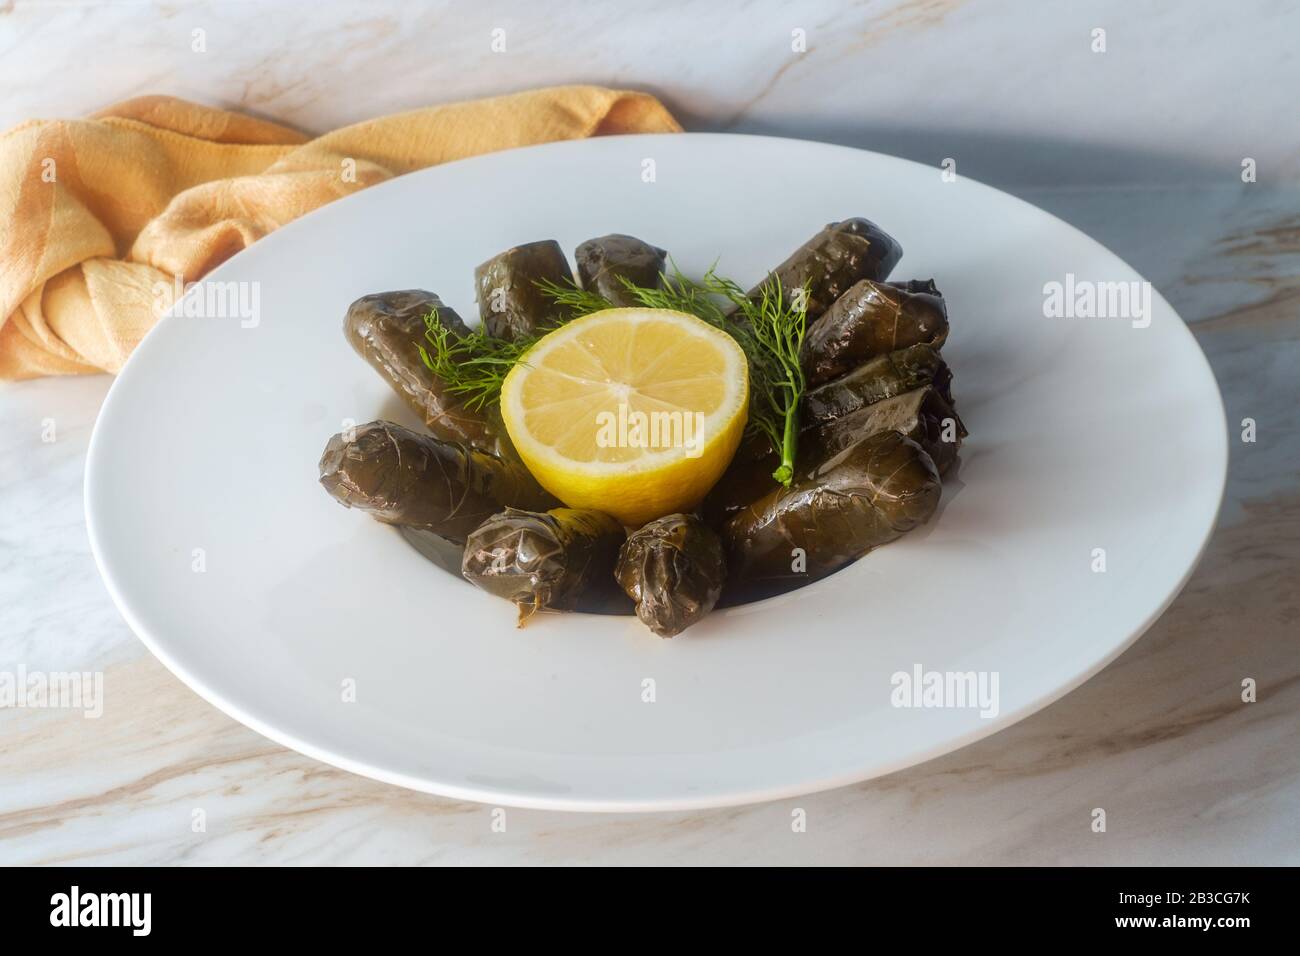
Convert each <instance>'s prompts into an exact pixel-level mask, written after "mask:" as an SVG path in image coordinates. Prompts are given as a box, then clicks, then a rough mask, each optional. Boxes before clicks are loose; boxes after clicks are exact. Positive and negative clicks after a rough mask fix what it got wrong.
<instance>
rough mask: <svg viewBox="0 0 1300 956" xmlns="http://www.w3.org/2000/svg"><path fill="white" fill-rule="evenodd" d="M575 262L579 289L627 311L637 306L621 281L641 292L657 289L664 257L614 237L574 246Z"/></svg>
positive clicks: (644, 245)
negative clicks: (580, 285)
mask: <svg viewBox="0 0 1300 956" xmlns="http://www.w3.org/2000/svg"><path fill="white" fill-rule="evenodd" d="M576 258H577V260H578V279H579V281H580V282H581V283H582V287H583V289H585V290H587V291H588V292H595V293H597V294H598V295H600V296H601V297H603V298H605V299H607V300H608V301H609V302H610V303H611V304H612V305H614V306H616V307H631V306H636V305H640V303H639V302H638V301H637V300H636V299H635V298H634V297H633V296H632V295H630V294H629V293H628V291H627V287H626V286H624V285H623V282H622V280H624V279H626V280H627V281H628V282H631V283H632V284H633V285H636V286H640V287H642V288H645V289H657V288H659V286H660V284H661V282H662V281H663V272H664V263H665V261H667V258H668V253H667V252H665V251H664V250H662V249H660V248H659V247H658V246H652V245H650V244H649V243H648V242H642V241H641V240H640V239H637V238H636V237H634V236H624V235H619V234H614V235H609V236H601V237H600V238H598V239H588V240H587V241H586V242H584V243H583V244H582V245H580V246H578V250H577V253H576Z"/></svg>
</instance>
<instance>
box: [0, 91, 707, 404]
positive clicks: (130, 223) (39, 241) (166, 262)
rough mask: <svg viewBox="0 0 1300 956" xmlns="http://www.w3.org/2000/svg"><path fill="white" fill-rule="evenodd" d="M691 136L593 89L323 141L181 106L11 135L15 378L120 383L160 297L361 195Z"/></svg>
mask: <svg viewBox="0 0 1300 956" xmlns="http://www.w3.org/2000/svg"><path fill="white" fill-rule="evenodd" d="M680 129H681V127H680V126H678V124H677V122H676V120H674V119H673V117H672V116H671V115H670V114H669V113H668V111H667V110H666V109H665V108H664V106H663V105H662V104H661V103H660V102H659V101H658V100H656V99H655V98H654V97H652V96H648V95H646V94H644V93H630V92H623V91H618V90H607V89H602V88H600V87H593V86H566V87H555V88H553V89H545V90H536V91H532V92H527V93H516V94H513V95H510V96H499V97H493V98H491V99H484V100H474V101H470V102H465V103H454V104H450V105H447V106H433V107H429V108H427V109H421V110H415V111H413V112H410V113H399V114H397V115H394V116H386V117H382V118H380V119H375V120H369V121H367V122H364V123H358V124H356V125H355V126H348V127H345V128H343V129H339V130H335V131H334V132H332V133H327V134H325V135H324V136H320V137H317V138H316V139H309V138H308V137H306V136H303V135H302V134H300V133H297V132H295V131H293V130H291V129H288V128H286V127H283V126H279V125H276V124H275V123H268V122H264V121H262V120H257V119H253V118H251V117H248V116H243V115H241V114H239V113H231V112H227V111H226V110H218V109H212V108H209V107H205V106H199V105H197V104H194V103H188V102H185V101H184V100H178V99H173V98H170V97H165V96H146V97H141V98H139V99H134V100H128V101H126V102H124V103H119V104H118V105H116V106H112V107H110V108H108V109H106V110H103V111H102V112H100V113H97V114H95V115H94V116H92V117H91V118H89V119H85V120H68V121H61V120H33V121H31V122H28V123H24V124H22V125H21V126H17V127H15V128H14V129H11V130H9V131H8V132H7V133H4V134H3V135H0V223H3V224H4V233H3V235H0V379H22V378H35V377H37V376H40V375H57V374H68V373H78V372H98V371H108V372H116V371H118V370H119V369H121V367H122V363H123V362H125V361H126V358H127V356H128V355H129V354H130V353H131V350H132V349H133V348H135V346H136V344H137V343H138V342H139V341H140V339H141V338H142V337H143V336H144V334H145V332H147V331H148V330H149V328H150V327H151V326H152V325H153V324H154V322H155V321H156V315H157V312H158V311H159V310H158V308H157V306H158V296H157V295H156V294H155V289H156V288H162V287H163V286H167V287H170V286H172V284H173V277H175V276H177V275H180V276H182V277H183V278H184V281H185V282H193V281H195V280H196V279H199V278H201V277H202V276H203V275H204V274H205V273H207V272H208V271H209V270H211V269H212V268H213V267H214V266H216V265H218V264H220V263H221V262H223V261H224V260H226V259H228V258H230V257H231V256H232V255H234V254H235V253H236V252H238V251H239V250H241V249H243V248H244V247H245V246H247V245H249V244H250V243H252V242H255V241H256V240H257V239H259V238H261V237H262V236H264V235H266V234H267V233H268V232H271V231H272V230H274V229H276V228H277V227H279V226H282V225H284V223H286V222H289V221H290V220H291V219H295V218H297V217H298V216H301V215H302V214H303V213H305V212H308V211H310V210H312V209H315V208H316V207H317V206H321V205H324V204H325V203H327V202H330V201H331V200H333V199H337V198H338V197H340V196H343V195H346V194H347V193H350V192H353V191H354V190H357V189H364V188H365V187H366V186H369V185H372V184H374V183H377V182H381V181H383V180H385V179H389V178H390V177H393V176H400V175H401V174H402V173H407V172H410V171H412V170H415V169H420V168H422V167H424V166H432V165H435V164H437V163H445V162H447V161H449V160H453V159H461V158H463V157H466V156H474V155H477V154H479V153H487V152H491V151H493V150H498V149H508V148H510V147H512V146H527V145H530V144H533V143H545V142H551V141H553V140H562V139H578V138H581V137H585V136H598V135H601V134H609V133H666V132H678V131H680ZM347 161H351V163H348V162H347ZM353 164H354V165H353ZM345 170H346V171H348V175H345V174H344V173H345ZM168 296H170V293H169V294H168ZM170 304H171V302H170V298H168V301H165V302H163V303H162V305H164V306H170Z"/></svg>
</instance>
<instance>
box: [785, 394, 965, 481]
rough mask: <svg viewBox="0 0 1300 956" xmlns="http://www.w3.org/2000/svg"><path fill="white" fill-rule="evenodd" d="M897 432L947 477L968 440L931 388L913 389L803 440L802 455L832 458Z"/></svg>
mask: <svg viewBox="0 0 1300 956" xmlns="http://www.w3.org/2000/svg"><path fill="white" fill-rule="evenodd" d="M883 431H896V432H898V433H899V434H901V435H904V436H906V437H908V438H910V439H912V440H913V441H914V442H916V443H917V444H918V445H920V446H921V447H922V448H924V449H925V451H926V454H928V455H929V456H930V458H931V459H932V460H933V461H934V465H935V467H936V468H938V469H939V474H940V475H943V474H946V473H947V471H948V469H949V468H951V467H952V464H953V462H955V461H956V460H957V452H958V450H959V448H960V447H961V441H962V439H963V438H965V437H966V426H965V425H963V424H962V421H961V419H960V418H958V417H957V413H956V412H954V411H953V410H952V406H951V405H949V404H948V403H947V402H946V401H944V399H943V396H941V395H940V394H939V392H938V391H937V390H936V389H934V388H930V387H928V386H927V387H926V388H917V389H913V390H912V391H910V392H904V393H903V394H902V395H895V396H894V397H893V398H887V399H885V400H884V401H880V402H876V403H875V404H874V405H867V406H865V407H863V408H860V409H858V410H857V411H856V412H853V413H852V414H849V415H845V416H844V417H842V418H835V419H832V420H830V421H828V422H826V423H825V424H823V425H821V426H819V427H817V428H814V429H812V430H811V431H809V432H808V433H807V434H806V435H804V436H801V438H800V441H801V442H802V445H801V449H800V450H801V452H804V453H806V454H807V455H808V456H809V457H810V458H811V459H813V460H820V459H825V458H829V457H831V456H832V455H835V454H838V453H839V452H841V451H843V450H844V449H845V448H848V447H849V446H850V445H853V444H856V443H857V442H859V441H861V440H862V439H864V438H866V437H868V436H869V435H874V434H876V433H877V432H883Z"/></svg>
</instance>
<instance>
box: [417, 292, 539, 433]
mask: <svg viewBox="0 0 1300 956" xmlns="http://www.w3.org/2000/svg"><path fill="white" fill-rule="evenodd" d="M424 328H425V332H424V338H425V341H426V342H427V343H428V345H429V348H425V347H424V346H423V345H417V346H416V348H418V349H419V350H420V358H421V359H422V360H423V361H424V364H425V365H426V366H428V367H429V369H430V371H432V372H433V374H434V375H436V376H438V378H439V379H440V380H441V381H442V382H443V384H444V385H445V386H446V387H447V391H449V392H451V393H452V394H454V395H460V396H463V397H464V400H465V407H466V408H468V409H470V410H472V411H478V410H481V409H484V408H486V407H488V406H489V405H495V404H496V403H497V402H498V401H500V399H501V384H502V383H503V382H504V381H505V379H506V375H507V373H509V371H510V370H511V369H512V368H514V367H515V366H516V365H518V364H519V362H520V360H521V359H523V357H524V353H526V352H527V351H528V350H529V349H530V348H532V346H533V344H534V343H535V342H536V341H537V339H538V338H540V337H541V336H533V337H530V338H527V339H523V340H515V341H507V340H506V339H499V338H496V337H495V336H492V335H488V334H487V333H486V332H484V331H483V330H481V329H472V330H471V331H470V332H469V334H468V335H458V334H455V333H453V332H452V331H451V330H450V329H448V328H447V327H446V326H444V325H443V324H442V323H441V322H439V321H438V310H437V309H432V310H430V312H429V313H428V314H427V315H426V316H425V317H424Z"/></svg>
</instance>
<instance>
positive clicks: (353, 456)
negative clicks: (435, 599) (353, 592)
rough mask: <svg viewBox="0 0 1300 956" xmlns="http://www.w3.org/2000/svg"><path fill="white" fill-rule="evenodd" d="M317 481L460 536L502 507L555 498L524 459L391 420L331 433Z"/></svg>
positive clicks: (359, 503) (368, 506) (391, 518)
mask: <svg viewBox="0 0 1300 956" xmlns="http://www.w3.org/2000/svg"><path fill="white" fill-rule="evenodd" d="M320 483H321V485H323V486H324V488H325V490H326V491H328V492H329V493H330V494H331V495H332V496H333V497H334V499H335V500H336V501H338V502H339V503H340V504H343V505H346V506H347V507H349V508H356V509H358V510H360V511H364V512H366V513H367V514H369V515H370V516H371V517H373V518H376V519H377V520H379V521H383V522H385V523H386V524H394V525H404V526H408V527H412V528H418V529H421V530H424V531H430V532H432V533H434V534H437V535H439V536H441V537H444V538H447V539H448V540H451V541H455V542H463V541H464V540H465V539H466V538H467V537H468V536H469V533H470V532H471V531H473V530H474V529H475V528H477V527H478V526H479V525H480V524H482V523H483V521H485V520H486V519H487V518H489V517H491V516H492V515H493V514H495V513H496V512H498V511H500V510H501V509H502V508H503V507H506V506H515V507H520V508H547V507H550V506H551V505H553V504H555V499H554V498H552V497H551V496H550V494H548V493H547V492H546V491H544V490H542V487H541V486H540V485H538V484H537V481H536V480H535V479H534V478H533V476H532V475H530V474H529V473H528V471H527V470H526V469H525V468H524V467H523V465H520V464H515V463H514V462H511V461H509V460H507V459H504V458H500V457H498V456H496V455H493V454H490V453H488V452H485V451H480V450H479V449H476V448H472V447H471V446H469V445H465V444H462V443H460V442H448V441H442V440H440V439H437V438H434V437H432V436H430V435H421V434H418V433H416V432H413V431H411V430H410V429H408V428H403V427H402V426H401V425H394V424H393V423H392V422H370V423H369V424H368V425H359V426H358V427H357V428H355V429H352V430H350V432H342V433H340V434H338V435H335V436H334V437H333V438H331V439H330V440H329V443H328V444H327V445H326V446H325V453H324V454H323V455H322V456H321V460H320Z"/></svg>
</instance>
